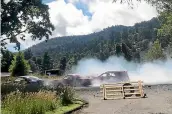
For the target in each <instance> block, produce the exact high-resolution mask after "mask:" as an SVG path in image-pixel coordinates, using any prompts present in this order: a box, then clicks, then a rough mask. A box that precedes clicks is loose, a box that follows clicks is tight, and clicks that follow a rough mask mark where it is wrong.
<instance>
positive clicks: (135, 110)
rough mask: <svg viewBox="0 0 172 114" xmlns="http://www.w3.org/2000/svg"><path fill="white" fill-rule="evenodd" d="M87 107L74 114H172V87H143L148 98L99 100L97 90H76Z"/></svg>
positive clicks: (94, 88) (92, 88)
mask: <svg viewBox="0 0 172 114" xmlns="http://www.w3.org/2000/svg"><path fill="white" fill-rule="evenodd" d="M76 91H77V94H78V95H79V96H80V97H81V98H83V99H85V100H87V101H89V106H88V107H85V108H83V109H82V110H79V111H77V112H75V113H74V114H172V85H152V86H145V87H144V92H145V93H146V94H147V97H148V98H140V99H120V100H101V97H100V96H101V95H100V93H99V88H96V87H90V88H77V89H76Z"/></svg>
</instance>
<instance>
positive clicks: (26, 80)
mask: <svg viewBox="0 0 172 114" xmlns="http://www.w3.org/2000/svg"><path fill="white" fill-rule="evenodd" d="M15 82H16V83H27V84H33V83H37V84H41V83H42V82H43V80H42V79H40V78H38V77H36V76H19V77H18V78H17V79H16V80H15Z"/></svg>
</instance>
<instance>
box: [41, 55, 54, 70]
mask: <svg viewBox="0 0 172 114" xmlns="http://www.w3.org/2000/svg"><path fill="white" fill-rule="evenodd" d="M52 66H53V65H52V62H51V58H50V56H49V55H48V52H45V53H44V57H43V63H42V70H43V72H45V70H49V69H51V68H52Z"/></svg>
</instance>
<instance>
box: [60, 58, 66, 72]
mask: <svg viewBox="0 0 172 114" xmlns="http://www.w3.org/2000/svg"><path fill="white" fill-rule="evenodd" d="M66 64H67V60H66V57H62V58H61V60H60V70H61V71H62V74H63V73H64V72H65V70H66Z"/></svg>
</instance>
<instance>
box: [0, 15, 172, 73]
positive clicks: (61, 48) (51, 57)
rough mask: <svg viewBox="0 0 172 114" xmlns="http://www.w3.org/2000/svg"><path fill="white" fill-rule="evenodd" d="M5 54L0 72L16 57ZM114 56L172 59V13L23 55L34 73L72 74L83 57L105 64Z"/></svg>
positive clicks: (60, 41) (71, 38)
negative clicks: (71, 70) (67, 71)
mask: <svg viewBox="0 0 172 114" xmlns="http://www.w3.org/2000/svg"><path fill="white" fill-rule="evenodd" d="M2 54H3V58H2V61H1V62H2V66H1V69H2V71H6V70H7V69H8V66H9V65H10V64H11V63H10V61H11V60H12V58H13V57H12V56H13V54H11V53H10V52H8V51H7V52H3V53H2ZM112 55H115V56H124V58H125V59H126V60H128V61H135V62H143V61H153V60H157V59H163V60H165V59H166V58H167V57H171V55H172V13H169V12H163V13H162V14H161V15H160V16H159V17H158V18H153V19H151V20H150V21H145V22H141V23H137V24H135V25H134V26H128V27H126V26H112V27H109V28H106V29H104V30H102V31H100V32H97V33H92V34H89V35H80V36H65V37H59V38H53V39H50V40H48V42H42V43H39V44H37V45H34V46H32V47H31V48H29V49H27V50H25V51H24V57H25V59H26V60H28V63H29V64H30V67H31V70H32V71H33V72H39V73H43V72H44V71H45V70H48V69H57V68H58V69H60V70H63V71H65V70H69V69H70V68H71V66H73V65H75V64H77V62H78V61H79V60H80V59H82V58H84V57H96V58H98V59H100V60H102V61H104V60H106V59H107V58H108V57H109V56H112ZM167 55H168V56H167Z"/></svg>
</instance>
